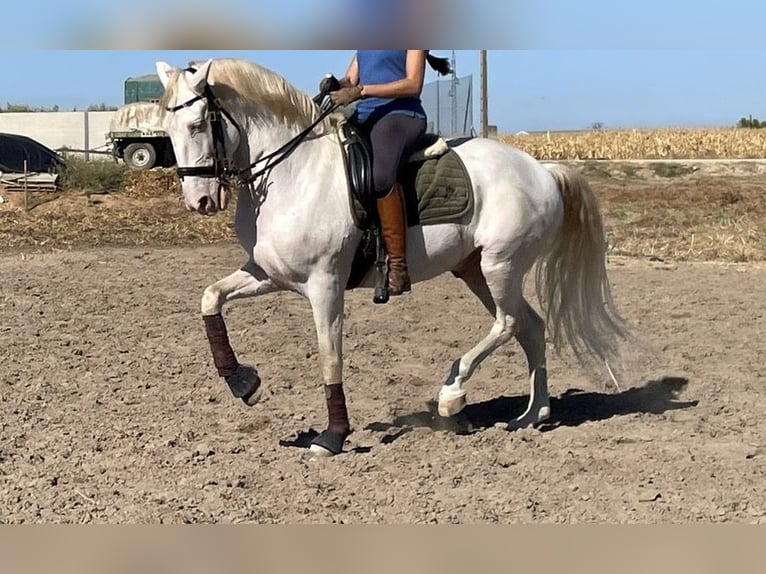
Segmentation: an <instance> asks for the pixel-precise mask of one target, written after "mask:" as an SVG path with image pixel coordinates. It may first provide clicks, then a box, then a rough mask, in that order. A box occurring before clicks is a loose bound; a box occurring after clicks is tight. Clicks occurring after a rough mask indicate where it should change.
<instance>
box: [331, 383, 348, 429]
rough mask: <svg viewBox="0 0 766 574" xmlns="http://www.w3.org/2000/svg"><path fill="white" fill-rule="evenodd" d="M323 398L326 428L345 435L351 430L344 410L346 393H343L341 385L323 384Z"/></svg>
mask: <svg viewBox="0 0 766 574" xmlns="http://www.w3.org/2000/svg"><path fill="white" fill-rule="evenodd" d="M324 392H325V398H326V399H327V413H328V414H329V422H328V424H327V430H328V431H330V432H332V433H336V434H339V435H342V436H343V437H344V438H345V437H347V436H348V435H349V434H350V432H351V425H350V424H349V422H348V411H347V410H346V395H345V394H344V393H343V385H342V384H337V385H325V388H324Z"/></svg>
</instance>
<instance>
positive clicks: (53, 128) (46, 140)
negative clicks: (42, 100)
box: [0, 112, 114, 150]
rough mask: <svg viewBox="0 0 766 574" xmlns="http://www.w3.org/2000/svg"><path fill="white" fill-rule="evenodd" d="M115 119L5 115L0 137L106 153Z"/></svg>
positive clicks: (95, 114)
mask: <svg viewBox="0 0 766 574" xmlns="http://www.w3.org/2000/svg"><path fill="white" fill-rule="evenodd" d="M113 115H114V112H21V113H7V112H3V113H0V133H10V134H19V135H23V136H27V137H30V138H32V139H33V140H36V141H38V142H40V143H41V144H43V145H45V146H48V147H49V148H51V149H54V150H55V149H58V148H62V147H68V148H72V149H103V146H104V145H105V144H106V134H107V132H108V131H109V123H110V122H111V121H112V116H113ZM86 127H87V129H86Z"/></svg>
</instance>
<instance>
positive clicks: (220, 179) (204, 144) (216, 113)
mask: <svg viewBox="0 0 766 574" xmlns="http://www.w3.org/2000/svg"><path fill="white" fill-rule="evenodd" d="M212 62H213V61H212V60H208V61H207V62H205V63H204V64H203V65H201V66H199V67H198V68H197V69H196V70H195V69H191V68H187V69H185V70H177V69H175V68H173V67H172V66H170V65H169V64H167V63H165V62H157V73H158V75H159V77H160V81H161V82H162V84H163V86H164V87H165V98H163V102H166V103H165V110H166V111H165V114H164V121H163V127H164V129H165V131H166V132H167V134H168V136H169V137H170V141H171V143H172V144H173V151H174V153H175V156H176V161H177V164H178V175H179V177H180V178H181V189H182V191H183V196H184V203H185V204H186V208H187V209H189V210H192V211H198V212H199V213H203V214H212V213H215V212H216V211H218V210H219V209H225V208H226V204H227V202H228V193H229V189H228V185H226V181H225V176H226V173H225V170H226V168H227V167H229V165H228V161H229V160H228V159H227V158H232V157H233V156H234V152H235V150H236V149H237V148H238V147H239V143H240V140H241V138H242V136H241V134H240V130H239V127H238V126H237V124H236V122H234V121H233V118H232V117H231V116H229V115H228V114H227V112H226V111H225V110H222V109H220V108H218V105H219V104H218V103H217V100H216V99H215V96H214V93H213V90H212V89H211V87H210V84H208V75H209V73H210V67H211V65H212Z"/></svg>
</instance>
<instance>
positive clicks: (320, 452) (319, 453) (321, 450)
mask: <svg viewBox="0 0 766 574" xmlns="http://www.w3.org/2000/svg"><path fill="white" fill-rule="evenodd" d="M309 452H310V453H311V455H312V457H311V458H332V457H334V456H335V454H336V453H333V452H330V451H329V450H327V449H326V448H325V447H323V446H319V445H318V444H312V445H311V446H310V447H309Z"/></svg>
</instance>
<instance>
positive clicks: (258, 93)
mask: <svg viewBox="0 0 766 574" xmlns="http://www.w3.org/2000/svg"><path fill="white" fill-rule="evenodd" d="M203 63H204V62H192V63H191V64H190V65H191V66H194V67H196V66H200V65H202V64H203ZM179 73H180V72H177V73H176V74H175V75H174V76H173V78H172V79H171V81H170V82H169V83H168V87H167V90H166V91H165V94H164V96H163V97H162V100H161V101H160V105H161V106H162V107H163V109H164V108H166V107H167V106H168V105H169V104H170V103H172V102H174V99H175V91H176V90H175V88H176V85H177V82H178V74H179ZM208 83H209V84H210V86H211V87H212V89H213V92H214V93H215V95H216V97H218V98H220V100H221V101H222V102H225V103H228V104H230V105H235V106H237V107H239V108H240V110H241V111H242V112H244V113H246V114H249V115H251V116H252V117H254V118H256V119H260V120H267V118H264V117H263V112H264V110H265V111H266V112H267V113H269V114H271V115H272V116H273V117H274V119H276V120H278V121H281V122H284V123H288V124H293V125H296V126H298V127H300V128H305V127H308V126H309V124H311V122H313V121H314V120H315V119H316V118H317V117H318V116H319V109H318V107H317V105H316V104H315V103H314V100H312V99H311V98H310V97H309V96H308V95H306V94H305V93H303V92H301V91H300V90H298V89H297V88H295V87H294V86H293V85H292V84H290V82H288V81H287V80H286V79H285V78H284V77H282V76H281V75H279V74H277V73H276V72H272V71H271V70H269V69H267V68H264V67H263V66H259V65H258V64H255V63H253V62H249V61H247V60H240V59H235V58H221V59H214V60H213V63H212V65H211V66H210V73H209V75H208ZM224 105H226V104H224ZM330 125H332V124H331V123H330V122H329V120H328V119H326V120H324V122H323V123H322V124H320V125H319V126H318V127H329V126H330Z"/></svg>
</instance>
